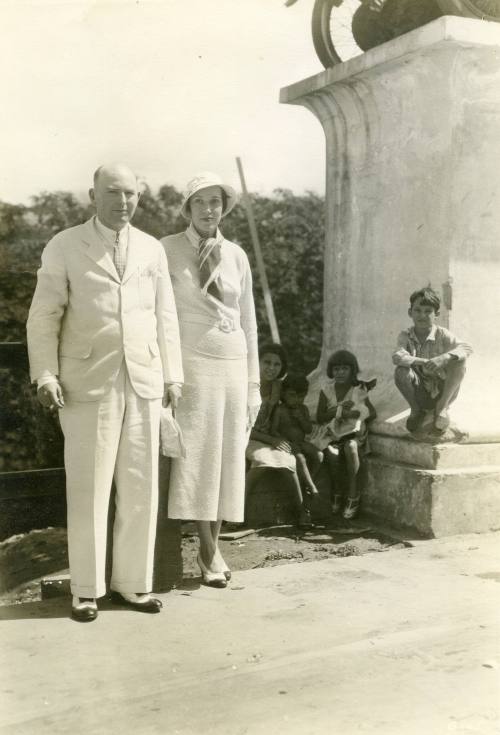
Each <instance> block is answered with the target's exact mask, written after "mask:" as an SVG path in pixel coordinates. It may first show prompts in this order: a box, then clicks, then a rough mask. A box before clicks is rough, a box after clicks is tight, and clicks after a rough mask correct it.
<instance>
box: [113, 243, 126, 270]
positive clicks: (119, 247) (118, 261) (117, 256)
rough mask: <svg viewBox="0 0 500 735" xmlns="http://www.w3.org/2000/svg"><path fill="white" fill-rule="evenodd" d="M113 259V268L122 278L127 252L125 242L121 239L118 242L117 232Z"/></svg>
mask: <svg viewBox="0 0 500 735" xmlns="http://www.w3.org/2000/svg"><path fill="white" fill-rule="evenodd" d="M113 260H114V263H115V268H116V270H117V271H118V275H119V276H120V279H121V278H123V274H124V273H125V266H126V265H127V252H126V249H125V243H124V242H123V241H121V242H120V233H119V232H117V233H116V239H115V246H114V250H113Z"/></svg>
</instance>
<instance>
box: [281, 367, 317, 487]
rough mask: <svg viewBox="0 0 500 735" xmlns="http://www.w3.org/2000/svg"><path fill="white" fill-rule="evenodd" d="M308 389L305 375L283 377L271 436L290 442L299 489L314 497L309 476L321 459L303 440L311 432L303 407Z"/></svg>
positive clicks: (314, 449) (312, 482)
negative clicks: (295, 461)
mask: <svg viewBox="0 0 500 735" xmlns="http://www.w3.org/2000/svg"><path fill="white" fill-rule="evenodd" d="M308 388H309V384H308V382H307V378H306V377H305V375H287V376H286V378H285V379H284V380H283V384H282V387H281V403H280V404H279V405H278V406H277V408H276V410H275V412H274V415H273V422H272V427H271V433H272V434H273V435H274V436H282V437H284V438H285V439H287V440H288V441H289V442H290V444H291V447H292V454H294V455H295V459H296V460H297V473H298V476H299V481H300V485H301V488H302V490H303V491H305V493H307V494H308V495H312V496H317V495H318V494H319V493H318V489H317V487H316V485H315V484H314V481H313V477H314V475H315V474H316V472H317V471H318V469H319V468H320V465H321V462H322V459H323V457H322V454H321V452H319V451H318V449H317V448H316V447H315V446H314V445H313V444H311V442H308V441H306V436H307V434H310V433H311V431H312V422H311V418H310V416H309V411H308V410H307V408H306V406H304V399H305V397H306V395H307V391H308Z"/></svg>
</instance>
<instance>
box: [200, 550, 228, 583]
mask: <svg viewBox="0 0 500 735" xmlns="http://www.w3.org/2000/svg"><path fill="white" fill-rule="evenodd" d="M196 561H197V562H198V566H199V567H200V571H201V577H202V579H203V583H204V584H206V585H207V586H208V587H218V588H219V589H222V588H223V587H227V580H226V577H225V574H224V572H211V571H209V570H208V569H207V568H206V566H205V565H204V563H203V560H202V558H201V554H200V553H199V554H198V556H197V557H196Z"/></svg>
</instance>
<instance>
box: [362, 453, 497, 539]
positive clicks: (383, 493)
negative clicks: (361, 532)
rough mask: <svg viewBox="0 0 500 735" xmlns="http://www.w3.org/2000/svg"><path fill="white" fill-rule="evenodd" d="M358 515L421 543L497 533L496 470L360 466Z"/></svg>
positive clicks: (382, 462) (375, 461)
mask: <svg viewBox="0 0 500 735" xmlns="http://www.w3.org/2000/svg"><path fill="white" fill-rule="evenodd" d="M363 509H364V510H366V511H367V512H368V513H371V514H373V515H374V516H376V517H378V518H382V519H384V521H386V522H387V523H389V524H394V525H396V526H399V527H401V528H409V529H412V530H414V531H416V532H417V533H419V534H422V535H424V536H427V537H440V536H452V535H455V534H460V533H484V532H486V531H493V530H496V529H498V528H500V466H498V465H489V466H484V467H468V468H462V469H457V468H453V469H440V470H432V469H423V468H422V467H418V466H411V465H408V464H403V463H397V462H392V461H388V460H386V459H384V458H381V457H377V456H369V457H368V458H367V460H366V477H365V484H364V491H363Z"/></svg>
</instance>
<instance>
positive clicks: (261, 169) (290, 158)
mask: <svg viewBox="0 0 500 735" xmlns="http://www.w3.org/2000/svg"><path fill="white" fill-rule="evenodd" d="M312 6H313V0H298V2H297V3H296V4H295V5H293V6H291V7H288V8H287V7H285V5H284V0H95V1H94V2H90V1H89V0H87V1H85V2H83V1H81V0H65V1H64V2H62V1H61V0H57V1H56V0H0V62H1V66H0V68H1V70H2V71H1V78H2V92H3V103H4V104H3V106H2V107H3V112H2V116H1V117H0V130H1V132H2V134H1V136H0V160H1V162H2V163H1V167H0V200H2V201H7V202H10V203H28V202H29V197H30V196H31V195H33V194H37V193H39V192H40V191H44V190H46V191H53V190H68V191H73V192H74V193H75V194H77V195H78V196H80V197H82V198H84V197H85V192H86V191H87V189H88V187H89V186H90V180H91V176H92V173H93V171H94V170H95V168H97V166H98V165H100V164H103V163H111V162H113V161H124V162H126V163H128V164H129V165H130V166H131V167H132V168H133V169H134V170H135V171H136V173H138V174H139V175H140V176H142V177H144V178H145V180H146V181H147V183H148V184H149V185H150V186H151V188H152V189H153V190H154V191H156V190H157V188H158V187H159V186H161V185H162V184H165V183H167V184H172V185H174V186H175V187H176V188H178V189H183V188H184V186H185V184H186V182H187V181H188V179H189V178H191V177H192V176H193V175H194V174H196V173H197V172H199V171H203V170H211V171H216V172H218V173H219V174H220V175H221V176H222V177H223V178H224V179H225V180H226V181H227V182H228V183H230V184H233V185H236V186H237V188H238V189H239V188H240V186H239V179H238V172H237V168H236V163H235V157H236V156H240V157H241V159H242V161H243V166H244V170H245V177H246V180H247V186H248V188H249V189H250V190H251V191H259V192H262V193H270V192H271V191H272V190H273V189H274V188H277V187H282V188H288V189H292V190H293V191H294V192H296V193H302V192H303V191H305V190H312V191H315V192H318V193H323V191H324V176H325V162H324V161H325V157H324V136H323V132H322V129H321V126H320V124H319V122H318V121H317V120H316V118H315V117H314V116H313V115H312V113H311V112H309V111H308V110H306V109H305V108H304V107H301V106H296V105H280V104H279V101H278V99H279V90H280V88H281V87H283V86H287V85H288V84H292V83H294V82H296V81H299V80H300V79H303V78H305V77H308V76H311V75H314V74H317V73H319V72H320V71H321V70H322V67H321V64H320V62H319V60H318V59H317V57H316V55H315V52H314V48H313V45H312V40H311V34H310V17H311V12H312Z"/></svg>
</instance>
